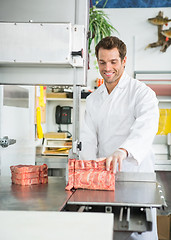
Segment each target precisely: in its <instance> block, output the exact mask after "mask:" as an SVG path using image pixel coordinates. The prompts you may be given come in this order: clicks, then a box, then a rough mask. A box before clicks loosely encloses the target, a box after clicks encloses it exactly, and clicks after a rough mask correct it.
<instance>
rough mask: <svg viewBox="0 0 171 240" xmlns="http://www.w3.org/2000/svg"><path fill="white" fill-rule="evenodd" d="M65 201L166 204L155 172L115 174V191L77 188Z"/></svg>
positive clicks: (113, 204) (160, 205)
mask: <svg viewBox="0 0 171 240" xmlns="http://www.w3.org/2000/svg"><path fill="white" fill-rule="evenodd" d="M67 203H68V204H77V205H79V204H81V205H88V204H91V205H96V206H97V205H106V206H107V205H109V206H133V207H155V208H160V207H162V206H165V205H166V204H165V200H164V196H163V194H162V192H161V189H160V186H159V185H158V183H157V182H156V176H155V174H153V173H123V172H120V173H118V174H117V175H116V183H115V191H90V190H77V191H76V192H75V193H74V194H73V195H72V196H71V198H70V199H69V200H68V202H67Z"/></svg>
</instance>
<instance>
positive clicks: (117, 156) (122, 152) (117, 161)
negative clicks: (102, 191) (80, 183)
mask: <svg viewBox="0 0 171 240" xmlns="http://www.w3.org/2000/svg"><path fill="white" fill-rule="evenodd" d="M127 156H128V152H127V150H126V149H117V150H116V151H115V152H114V153H113V154H112V155H111V156H109V157H108V158H106V170H107V171H109V170H110V166H111V164H112V165H113V169H112V170H113V172H114V173H116V169H117V165H118V170H119V171H121V169H122V161H123V160H124V159H125V158H126V157H127Z"/></svg>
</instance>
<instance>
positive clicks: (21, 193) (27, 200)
mask: <svg viewBox="0 0 171 240" xmlns="http://www.w3.org/2000/svg"><path fill="white" fill-rule="evenodd" d="M71 194H72V192H69V191H65V179H64V178H60V177H49V183H48V184H39V185H31V186H21V185H16V184H12V181H11V178H10V177H0V210H27V211H28V210H29V211H59V210H60V209H61V207H62V206H63V205H64V204H65V202H66V201H67V199H68V198H69V197H70V196H71Z"/></svg>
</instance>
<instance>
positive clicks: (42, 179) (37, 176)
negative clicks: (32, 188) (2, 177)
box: [10, 164, 48, 185]
mask: <svg viewBox="0 0 171 240" xmlns="http://www.w3.org/2000/svg"><path fill="white" fill-rule="evenodd" d="M10 169H11V175H12V176H11V179H12V183H14V184H19V185H32V184H41V183H42V184H43V183H48V167H47V165H46V164H43V165H16V166H11V167H10Z"/></svg>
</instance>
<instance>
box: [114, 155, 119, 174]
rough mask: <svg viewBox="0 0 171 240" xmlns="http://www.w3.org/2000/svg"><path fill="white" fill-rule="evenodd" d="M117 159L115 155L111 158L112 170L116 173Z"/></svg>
mask: <svg viewBox="0 0 171 240" xmlns="http://www.w3.org/2000/svg"><path fill="white" fill-rule="evenodd" d="M117 162H118V159H117V158H116V157H114V158H113V172H114V173H116V168H117Z"/></svg>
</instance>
